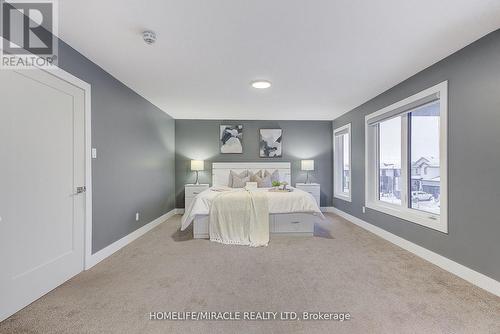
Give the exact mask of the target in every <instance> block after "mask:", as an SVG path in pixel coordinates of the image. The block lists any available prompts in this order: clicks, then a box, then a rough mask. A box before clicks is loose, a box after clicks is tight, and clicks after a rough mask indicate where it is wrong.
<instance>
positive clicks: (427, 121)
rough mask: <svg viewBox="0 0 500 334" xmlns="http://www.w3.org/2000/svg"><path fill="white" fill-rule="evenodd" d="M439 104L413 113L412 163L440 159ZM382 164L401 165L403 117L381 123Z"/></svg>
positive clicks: (424, 107)
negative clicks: (432, 158) (419, 160)
mask: <svg viewBox="0 0 500 334" xmlns="http://www.w3.org/2000/svg"><path fill="white" fill-rule="evenodd" d="M434 115H439V102H435V103H433V104H431V105H427V106H423V107H420V108H418V109H416V110H415V111H413V112H412V127H411V128H412V137H411V150H412V157H411V160H412V161H416V160H418V159H419V158H420V157H431V156H432V157H435V158H438V159H439V116H434ZM380 162H381V163H391V164H392V163H394V164H397V165H399V166H400V165H401V117H396V118H393V119H390V120H387V121H384V122H381V123H380Z"/></svg>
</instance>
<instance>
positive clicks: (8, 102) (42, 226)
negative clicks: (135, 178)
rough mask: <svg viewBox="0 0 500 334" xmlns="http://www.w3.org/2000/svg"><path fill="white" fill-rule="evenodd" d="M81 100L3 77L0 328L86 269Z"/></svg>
mask: <svg viewBox="0 0 500 334" xmlns="http://www.w3.org/2000/svg"><path fill="white" fill-rule="evenodd" d="M84 94H85V93H84V91H83V90H82V89H80V88H78V87H76V86H74V85H72V84H70V83H68V82H66V81H64V80H62V79H59V78H57V77H55V76H54V75H52V74H49V73H47V72H44V71H41V70H24V71H19V72H14V71H12V70H0V219H1V220H0V321H1V320H3V319H5V318H7V317H8V316H10V315H11V314H13V313H15V312H17V311H18V310H20V309H21V308H23V307H25V306H26V305H28V304H30V303H31V302H33V301H34V300H36V299H37V298H39V297H41V296H42V295H44V294H45V293H47V292H49V291H50V290H52V289H54V288H55V287H57V286H58V285H60V284H62V283H63V282H64V281H66V280H68V279H69V278H71V277H72V276H74V275H76V274H78V273H79V272H81V271H82V270H83V265H84V262H83V261H84V259H83V257H84V220H85V194H84V193H81V194H76V192H77V191H76V190H77V187H80V186H84V184H85V183H84V182H85V132H84V131H85V123H84V122H85V113H84V109H85V108H84V103H85V102H84V96H85V95H84Z"/></svg>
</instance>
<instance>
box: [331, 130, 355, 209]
mask: <svg viewBox="0 0 500 334" xmlns="http://www.w3.org/2000/svg"><path fill="white" fill-rule="evenodd" d="M333 151H334V152H333V160H334V161H333V171H334V173H333V174H334V177H333V182H334V185H333V189H334V197H336V198H340V199H343V200H345V201H351V124H347V125H345V126H342V127H340V128H338V129H335V130H334V131H333Z"/></svg>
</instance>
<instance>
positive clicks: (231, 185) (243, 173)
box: [227, 170, 248, 188]
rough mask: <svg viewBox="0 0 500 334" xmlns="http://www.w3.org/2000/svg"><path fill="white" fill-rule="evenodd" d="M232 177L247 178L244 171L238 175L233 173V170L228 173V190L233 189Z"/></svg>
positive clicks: (246, 172) (246, 173)
mask: <svg viewBox="0 0 500 334" xmlns="http://www.w3.org/2000/svg"><path fill="white" fill-rule="evenodd" d="M234 176H237V177H239V178H243V177H247V176H248V171H247V170H245V171H243V172H241V173H239V174H238V173H237V172H235V171H234V170H232V171H230V172H229V180H228V183H227V186H228V187H230V188H234V187H233V177H234ZM240 188H242V187H240Z"/></svg>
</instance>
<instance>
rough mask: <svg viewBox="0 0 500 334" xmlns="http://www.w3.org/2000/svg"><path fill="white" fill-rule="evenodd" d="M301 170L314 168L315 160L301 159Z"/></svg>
mask: <svg viewBox="0 0 500 334" xmlns="http://www.w3.org/2000/svg"><path fill="white" fill-rule="evenodd" d="M300 169H301V170H314V160H301V161H300Z"/></svg>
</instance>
